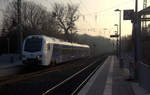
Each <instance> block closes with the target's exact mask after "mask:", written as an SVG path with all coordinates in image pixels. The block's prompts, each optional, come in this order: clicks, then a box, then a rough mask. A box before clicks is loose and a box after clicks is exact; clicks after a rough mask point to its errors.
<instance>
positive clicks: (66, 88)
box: [42, 57, 105, 95]
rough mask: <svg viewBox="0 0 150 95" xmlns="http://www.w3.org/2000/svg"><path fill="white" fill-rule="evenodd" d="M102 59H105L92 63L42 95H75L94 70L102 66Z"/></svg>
mask: <svg viewBox="0 0 150 95" xmlns="http://www.w3.org/2000/svg"><path fill="white" fill-rule="evenodd" d="M104 59H105V57H104V58H103V59H100V60H96V61H94V62H93V63H91V64H90V65H88V66H86V67H85V68H83V69H81V70H80V71H78V72H77V73H75V74H73V75H72V76H70V77H68V78H67V79H65V80H63V81H62V82H60V83H59V84H57V85H55V86H54V87H52V88H50V89H48V90H47V91H46V92H44V93H43V94H42V95H76V94H77V93H78V91H79V90H80V89H81V88H82V87H83V86H84V84H85V83H86V82H87V81H88V80H89V79H90V77H91V76H92V75H93V74H94V73H95V72H96V70H97V69H98V68H99V67H100V66H101V65H102V61H104Z"/></svg>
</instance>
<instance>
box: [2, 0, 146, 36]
mask: <svg viewBox="0 0 150 95" xmlns="http://www.w3.org/2000/svg"><path fill="white" fill-rule="evenodd" d="M8 1H12V0H0V9H5V5H6V3H7V2H8ZM28 1H31V0H28ZM32 1H34V2H36V3H39V4H42V5H44V6H45V7H47V9H48V10H50V9H51V7H52V5H53V3H54V2H60V3H72V4H77V5H79V12H80V19H79V20H78V22H77V26H78V29H79V30H78V31H79V33H80V34H83V33H87V34H90V35H93V36H97V35H102V36H104V35H105V36H109V35H110V34H113V33H114V31H115V30H116V27H114V24H118V22H119V13H118V12H114V10H115V9H117V8H118V9H121V10H124V9H134V7H135V0H32ZM148 1H149V0H148ZM138 7H139V10H141V9H142V7H143V0H139V5H138ZM0 15H2V14H1V13H0ZM122 15H123V12H122ZM122 18H123V16H122ZM131 30H132V25H131V22H130V21H123V20H122V34H123V35H127V34H131Z"/></svg>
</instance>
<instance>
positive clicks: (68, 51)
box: [22, 35, 90, 66]
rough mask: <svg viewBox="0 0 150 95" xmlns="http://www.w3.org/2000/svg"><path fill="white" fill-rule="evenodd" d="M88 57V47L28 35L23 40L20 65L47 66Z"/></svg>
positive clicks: (51, 38) (42, 36)
mask: <svg viewBox="0 0 150 95" xmlns="http://www.w3.org/2000/svg"><path fill="white" fill-rule="evenodd" d="M88 56H90V46H88V45H85V44H77V43H70V42H66V41H63V40H60V39H57V38H54V37H47V36H45V35H30V36H28V37H26V38H25V39H24V42H23V48H22V63H23V64H26V65H29V64H34V65H41V66H49V65H56V64H59V63H63V62H67V61H72V60H75V59H79V58H82V57H88Z"/></svg>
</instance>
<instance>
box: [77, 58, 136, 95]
mask: <svg viewBox="0 0 150 95" xmlns="http://www.w3.org/2000/svg"><path fill="white" fill-rule="evenodd" d="M122 69H123V68H120V67H119V63H118V60H117V58H116V57H115V56H109V57H108V58H107V59H106V60H105V62H104V64H103V65H102V66H101V67H100V68H99V69H98V70H97V71H96V73H95V74H94V75H93V76H92V77H91V78H90V79H89V81H88V82H87V83H86V84H85V86H84V87H83V88H82V89H81V90H80V92H79V93H78V95H135V93H134V90H133V88H132V86H131V83H130V82H129V81H126V79H127V78H128V75H127V74H125V73H124V71H123V70H122Z"/></svg>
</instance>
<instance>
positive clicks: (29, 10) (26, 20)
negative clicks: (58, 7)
mask: <svg viewBox="0 0 150 95" xmlns="http://www.w3.org/2000/svg"><path fill="white" fill-rule="evenodd" d="M21 12H22V15H21V22H22V27H23V29H24V30H23V32H24V34H25V35H26V36H27V35H30V34H45V35H52V34H53V33H54V32H55V31H56V30H57V28H55V27H57V26H56V25H55V21H54V20H55V19H53V17H52V15H51V13H49V12H47V11H46V8H44V7H43V6H41V5H38V4H35V3H33V2H29V1H28V2H27V1H26V2H25V1H23V2H22V7H21ZM17 15H18V14H17V2H16V1H14V2H11V3H10V4H9V6H8V7H7V9H6V11H5V13H4V20H3V26H5V28H6V29H10V27H11V29H13V28H12V24H13V22H15V23H17V22H18V21H17Z"/></svg>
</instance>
